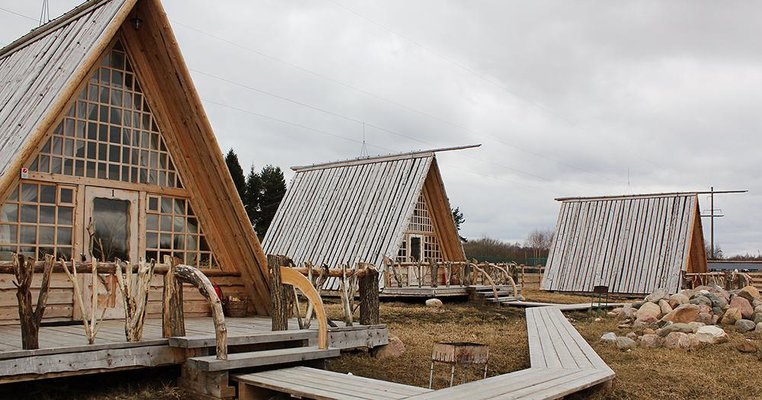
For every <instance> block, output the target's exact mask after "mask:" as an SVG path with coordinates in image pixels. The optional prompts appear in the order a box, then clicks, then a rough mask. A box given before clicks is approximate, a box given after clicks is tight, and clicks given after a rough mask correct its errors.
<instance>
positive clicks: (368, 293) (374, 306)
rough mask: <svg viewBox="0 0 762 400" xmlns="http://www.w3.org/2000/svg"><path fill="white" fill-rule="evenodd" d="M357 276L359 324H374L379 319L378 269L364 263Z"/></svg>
mask: <svg viewBox="0 0 762 400" xmlns="http://www.w3.org/2000/svg"><path fill="white" fill-rule="evenodd" d="M357 278H358V279H359V289H360V325H376V324H378V323H379V320H380V318H379V298H378V297H379V288H378V271H377V270H376V267H374V266H373V265H369V264H366V266H365V269H363V270H361V271H360V272H359V273H358V274H357Z"/></svg>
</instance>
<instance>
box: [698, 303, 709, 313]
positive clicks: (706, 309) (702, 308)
mask: <svg viewBox="0 0 762 400" xmlns="http://www.w3.org/2000/svg"><path fill="white" fill-rule="evenodd" d="M700 313H707V314H711V313H712V307H709V306H707V305H705V304H702V305H700V306H699V314H700Z"/></svg>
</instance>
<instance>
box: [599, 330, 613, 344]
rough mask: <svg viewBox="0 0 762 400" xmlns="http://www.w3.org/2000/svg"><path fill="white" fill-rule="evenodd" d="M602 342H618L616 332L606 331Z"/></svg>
mask: <svg viewBox="0 0 762 400" xmlns="http://www.w3.org/2000/svg"><path fill="white" fill-rule="evenodd" d="M601 342H606V343H614V342H616V333H614V332H606V333H604V334H603V335H602V336H601Z"/></svg>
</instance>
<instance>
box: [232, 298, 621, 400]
mask: <svg viewBox="0 0 762 400" xmlns="http://www.w3.org/2000/svg"><path fill="white" fill-rule="evenodd" d="M572 306H573V305H572ZM588 308H589V305H588ZM526 325H527V336H528V340H529V358H530V364H531V367H530V368H527V369H524V370H521V371H516V372H511V373H508V374H503V375H499V376H493V377H490V378H487V379H483V380H480V381H473V382H469V383H465V384H462V385H458V386H453V387H450V388H445V389H439V390H430V389H422V388H415V387H411V386H407V385H400V384H398V383H393V382H387V381H381V380H376V379H369V378H361V377H356V376H349V375H344V374H340V373H336V372H329V371H320V370H314V369H311V368H303V367H298V368H288V369H284V370H271V371H264V372H257V373H251V374H245V375H238V376H236V377H234V379H235V380H237V381H238V387H239V395H240V394H241V393H243V395H240V400H254V399H260V398H268V397H267V396H268V393H269V394H271V392H270V391H279V392H284V393H289V394H291V395H292V396H293V397H299V398H311V399H320V400H329V399H341V400H344V399H409V400H487V399H537V400H539V399H558V398H562V397H564V396H567V395H569V394H572V393H576V392H579V391H581V390H584V389H587V388H590V387H592V386H596V385H599V384H602V383H605V382H608V381H610V380H612V379H614V375H615V374H614V371H613V370H612V369H611V368H609V366H608V365H606V363H605V362H604V361H603V359H601V358H600V356H598V354H597V353H596V352H595V350H593V348H592V347H591V346H590V345H589V344H588V343H587V341H585V339H584V338H583V337H582V335H580V334H579V332H577V330H576V329H575V328H574V326H573V325H572V324H571V323H570V322H569V321H568V320H567V319H566V317H564V315H563V314H562V313H561V308H560V307H558V306H556V305H553V306H544V307H528V308H527V309H526ZM413 389H418V392H417V393H410V392H409V391H412V390H413Z"/></svg>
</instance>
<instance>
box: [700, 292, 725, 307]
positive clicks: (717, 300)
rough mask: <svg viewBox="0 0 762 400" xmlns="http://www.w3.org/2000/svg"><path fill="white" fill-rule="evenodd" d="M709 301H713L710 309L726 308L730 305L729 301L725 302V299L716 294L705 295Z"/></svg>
mask: <svg viewBox="0 0 762 400" xmlns="http://www.w3.org/2000/svg"><path fill="white" fill-rule="evenodd" d="M704 297H706V298H707V299H709V300H711V302H712V304H711V305H710V307H719V308H725V307H727V305H728V301H727V300H725V299H724V298H723V297H721V296H718V295H716V294H714V293H709V294H706V295H704Z"/></svg>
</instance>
